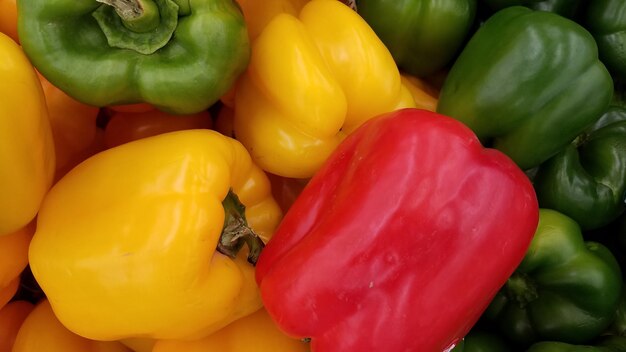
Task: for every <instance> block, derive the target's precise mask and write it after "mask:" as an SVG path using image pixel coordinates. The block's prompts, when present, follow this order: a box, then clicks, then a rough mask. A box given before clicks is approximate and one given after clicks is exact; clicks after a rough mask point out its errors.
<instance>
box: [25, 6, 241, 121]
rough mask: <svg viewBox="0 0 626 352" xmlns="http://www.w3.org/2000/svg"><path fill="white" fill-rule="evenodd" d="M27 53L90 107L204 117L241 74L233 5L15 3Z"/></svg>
mask: <svg viewBox="0 0 626 352" xmlns="http://www.w3.org/2000/svg"><path fill="white" fill-rule="evenodd" d="M18 10H19V18H18V26H19V27H18V28H19V36H20V41H21V43H22V46H23V47H24V51H26V53H27V55H28V57H29V58H30V59H31V61H32V62H33V64H34V66H35V67H36V68H37V69H38V70H39V72H41V73H42V74H43V75H44V76H45V77H46V78H47V79H48V80H49V81H50V82H51V83H52V84H54V85H55V86H56V87H59V88H60V89H62V90H63V91H64V92H66V93H67V94H69V95H70V96H72V97H73V98H75V99H77V100H79V101H81V102H83V103H86V104H89V105H94V106H107V105H116V104H128V103H138V102H147V103H150V104H152V105H154V106H156V107H157V108H159V109H161V110H164V111H167V112H170V113H178V114H191V113H196V112H199V111H202V110H205V109H207V108H208V107H209V106H211V105H212V104H213V103H215V102H216V101H217V100H218V99H219V97H220V96H221V95H222V94H224V93H225V92H226V91H227V90H228V89H229V88H230V86H231V85H232V84H233V83H234V82H235V80H236V78H237V76H238V75H239V74H240V73H241V72H242V71H243V70H244V69H245V67H246V65H247V63H248V59H249V52H250V45H249V41H248V35H247V32H246V25H245V21H244V18H243V15H242V14H241V11H240V10H239V8H238V7H237V5H236V3H235V2H234V1H233V0H205V1H199V0H102V1H97V0H89V1H80V2H77V1H74V0H18Z"/></svg>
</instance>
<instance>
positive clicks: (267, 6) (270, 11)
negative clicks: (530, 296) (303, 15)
mask: <svg viewBox="0 0 626 352" xmlns="http://www.w3.org/2000/svg"><path fill="white" fill-rule="evenodd" d="M307 2H309V0H264V1H259V0H237V3H238V4H239V6H241V11H242V12H243V16H244V18H245V20H246V25H247V26H246V27H247V29H248V36H249V37H250V41H253V40H255V39H256V38H257V37H258V36H259V34H261V32H262V31H263V28H265V26H267V24H268V23H269V22H270V21H271V20H272V19H273V18H274V17H276V16H277V15H279V14H281V13H287V14H290V15H293V16H297V15H298V13H299V12H300V10H301V9H302V7H304V5H305V4H306V3H307Z"/></svg>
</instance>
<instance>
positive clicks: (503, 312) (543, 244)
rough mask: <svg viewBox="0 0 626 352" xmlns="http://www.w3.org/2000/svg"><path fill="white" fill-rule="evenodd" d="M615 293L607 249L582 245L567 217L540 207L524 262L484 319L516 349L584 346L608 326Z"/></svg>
mask: <svg viewBox="0 0 626 352" xmlns="http://www.w3.org/2000/svg"><path fill="white" fill-rule="evenodd" d="M621 290H622V276H621V269H620V267H619V265H618V263H617V261H616V259H615V257H614V256H613V254H612V253H611V252H610V251H609V249H608V248H607V247H605V246H604V245H602V244H600V243H596V242H591V241H587V242H585V241H584V240H583V236H582V233H581V230H580V227H579V226H578V224H576V222H574V220H572V219H571V218H569V217H567V216H565V215H563V214H561V213H559V212H556V211H554V210H549V209H541V210H540V213H539V226H538V227H537V231H536V233H535V237H534V238H533V240H532V242H531V244H530V247H529V249H528V251H527V253H526V256H525V257H524V260H523V261H522V263H521V264H520V265H519V267H518V268H517V270H516V271H515V273H513V275H512V276H511V277H510V278H509V280H508V281H507V283H506V284H505V286H504V287H503V288H502V290H501V291H500V292H499V293H498V294H497V295H496V297H495V299H494V300H493V301H492V303H491V304H490V306H489V308H488V309H487V311H486V312H485V314H484V318H485V319H486V321H489V322H492V323H495V324H496V325H497V326H498V327H499V328H500V329H501V331H502V333H503V334H504V336H506V337H507V338H508V339H509V340H511V341H513V342H515V343H517V344H520V345H530V344H532V343H534V342H537V341H542V340H549V341H559V342H567V343H587V342H589V341H591V340H592V339H594V338H596V337H597V336H599V335H600V334H601V333H602V332H603V331H605V329H606V328H607V327H608V326H609V325H610V324H611V323H612V321H613V319H614V317H615V311H616V309H617V306H618V303H619V299H620V294H621Z"/></svg>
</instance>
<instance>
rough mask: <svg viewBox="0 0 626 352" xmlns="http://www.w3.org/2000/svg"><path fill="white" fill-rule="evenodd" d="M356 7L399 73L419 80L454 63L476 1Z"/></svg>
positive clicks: (384, 0)
mask: <svg viewBox="0 0 626 352" xmlns="http://www.w3.org/2000/svg"><path fill="white" fill-rule="evenodd" d="M356 5H357V11H358V13H359V15H361V16H362V17H363V18H364V19H365V20H366V21H367V23H368V24H369V25H370V26H371V27H372V29H373V30H374V32H376V34H377V35H378V37H380V39H381V40H382V41H383V43H385V45H386V46H387V48H389V51H390V52H391V55H393V58H394V59H395V60H396V62H397V63H398V66H399V67H400V69H402V70H404V71H406V72H408V73H410V74H412V75H415V76H418V77H424V76H428V75H430V74H433V73H435V72H437V71H438V70H440V69H442V68H444V67H445V66H446V65H447V64H449V63H450V62H452V61H453V59H454V58H455V56H456V55H457V54H458V52H459V50H460V49H461V48H462V47H463V44H464V42H465V38H466V37H467V35H468V34H469V32H470V29H471V27H472V25H473V23H474V16H475V15H476V0H448V1H437V0H428V1H424V0H401V1H398V0H357V1H356Z"/></svg>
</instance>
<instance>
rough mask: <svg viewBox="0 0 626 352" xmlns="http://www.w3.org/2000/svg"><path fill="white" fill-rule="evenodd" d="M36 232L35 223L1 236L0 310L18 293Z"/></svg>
mask: <svg viewBox="0 0 626 352" xmlns="http://www.w3.org/2000/svg"><path fill="white" fill-rule="evenodd" d="M34 232H35V222H34V221H32V222H31V223H30V224H28V225H27V226H25V227H23V228H21V229H20V230H18V231H16V232H14V233H11V234H9V235H5V236H0V308H2V306H4V305H5V304H6V303H7V302H8V301H9V300H10V299H11V298H12V297H13V295H14V294H15V292H16V291H17V283H18V282H19V279H20V274H21V273H22V271H24V268H26V265H27V264H28V245H29V244H30V240H31V238H32V237H33V233H34Z"/></svg>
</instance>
